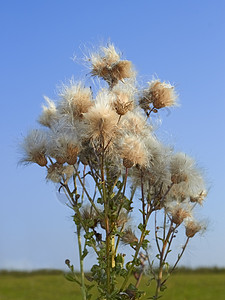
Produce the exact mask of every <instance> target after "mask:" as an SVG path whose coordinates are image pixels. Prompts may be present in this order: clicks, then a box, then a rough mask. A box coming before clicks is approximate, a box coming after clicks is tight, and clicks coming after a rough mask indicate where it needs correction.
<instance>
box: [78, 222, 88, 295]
mask: <svg viewBox="0 0 225 300" xmlns="http://www.w3.org/2000/svg"><path fill="white" fill-rule="evenodd" d="M80 231H81V226H80V225H77V239H78V248H79V258H80V275H81V292H82V300H86V299H87V298H86V288H85V283H84V267H83V257H82V247H81V235H80Z"/></svg>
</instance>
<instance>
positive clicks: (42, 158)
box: [21, 129, 47, 167]
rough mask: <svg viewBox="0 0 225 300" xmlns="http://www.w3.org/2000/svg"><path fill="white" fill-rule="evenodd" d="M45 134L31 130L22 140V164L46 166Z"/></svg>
mask: <svg viewBox="0 0 225 300" xmlns="http://www.w3.org/2000/svg"><path fill="white" fill-rule="evenodd" d="M46 145H47V134H46V132H45V131H41V130H38V129H34V130H32V131H31V132H30V133H29V134H28V135H27V136H26V138H25V139H24V141H23V144H22V149H23V151H24V154H25V157H24V158H23V159H22V160H21V162H22V163H37V164H38V165H39V166H41V167H44V166H46V165H47V159H46Z"/></svg>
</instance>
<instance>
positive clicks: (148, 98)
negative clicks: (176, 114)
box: [139, 80, 177, 110]
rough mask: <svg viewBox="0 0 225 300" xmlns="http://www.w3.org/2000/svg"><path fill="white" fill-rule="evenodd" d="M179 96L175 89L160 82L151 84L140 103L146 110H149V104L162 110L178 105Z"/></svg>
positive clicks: (155, 81)
mask: <svg viewBox="0 0 225 300" xmlns="http://www.w3.org/2000/svg"><path fill="white" fill-rule="evenodd" d="M176 99H177V95H176V94H175V92H174V87H173V86H172V85H171V84H169V83H165V82H160V81H159V80H153V81H151V82H149V87H148V88H147V89H145V90H144V91H143V95H142V97H141V99H140V101H139V104H140V106H141V107H142V108H143V109H144V110H146V109H149V104H150V103H152V104H153V107H154V108H156V109H160V108H163V107H167V106H173V105H175V104H176Z"/></svg>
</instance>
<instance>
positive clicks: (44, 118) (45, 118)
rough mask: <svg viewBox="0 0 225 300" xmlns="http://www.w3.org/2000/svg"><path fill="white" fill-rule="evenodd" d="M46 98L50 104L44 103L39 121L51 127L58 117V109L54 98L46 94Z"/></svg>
mask: <svg viewBox="0 0 225 300" xmlns="http://www.w3.org/2000/svg"><path fill="white" fill-rule="evenodd" d="M44 99H45V101H46V102H47V105H48V106H45V105H42V108H43V111H42V115H41V116H40V117H39V119H38V122H39V123H40V124H42V125H44V126H46V127H51V124H52V123H53V122H54V121H56V120H57V119H58V114H57V109H56V106H55V103H54V102H53V101H52V100H50V99H49V98H48V97H46V96H44Z"/></svg>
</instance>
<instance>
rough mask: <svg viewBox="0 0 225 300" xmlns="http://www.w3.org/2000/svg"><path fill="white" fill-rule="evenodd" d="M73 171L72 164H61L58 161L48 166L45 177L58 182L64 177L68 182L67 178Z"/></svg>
mask: <svg viewBox="0 0 225 300" xmlns="http://www.w3.org/2000/svg"><path fill="white" fill-rule="evenodd" d="M73 171H74V169H73V167H72V166H63V165H61V164H59V163H54V164H52V165H51V166H50V167H49V168H48V172H47V176H46V179H47V180H51V181H53V182H56V183H58V182H60V181H61V180H62V178H63V177H64V180H65V182H68V180H69V178H70V177H71V176H72V175H73Z"/></svg>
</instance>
